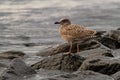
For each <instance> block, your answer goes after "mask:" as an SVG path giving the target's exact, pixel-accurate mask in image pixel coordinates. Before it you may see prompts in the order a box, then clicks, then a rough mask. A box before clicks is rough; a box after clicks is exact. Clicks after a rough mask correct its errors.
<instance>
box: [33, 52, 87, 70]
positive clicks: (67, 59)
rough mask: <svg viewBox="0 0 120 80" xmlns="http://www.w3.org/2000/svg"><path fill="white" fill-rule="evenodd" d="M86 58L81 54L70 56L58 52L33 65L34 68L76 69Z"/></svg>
mask: <svg viewBox="0 0 120 80" xmlns="http://www.w3.org/2000/svg"><path fill="white" fill-rule="evenodd" d="M84 60H85V59H84V58H83V57H80V56H70V55H63V54H58V55H55V56H52V57H48V58H45V59H43V60H41V61H40V62H38V63H36V64H34V65H32V68H33V69H40V68H44V69H52V70H62V71H76V70H77V69H78V68H79V67H80V65H81V64H82V62H83V61H84Z"/></svg>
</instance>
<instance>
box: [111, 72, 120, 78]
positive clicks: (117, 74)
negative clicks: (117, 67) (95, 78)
mask: <svg viewBox="0 0 120 80" xmlns="http://www.w3.org/2000/svg"><path fill="white" fill-rule="evenodd" d="M111 77H112V78H113V79H114V80H120V71H118V72H116V73H115V74H113V75H111Z"/></svg>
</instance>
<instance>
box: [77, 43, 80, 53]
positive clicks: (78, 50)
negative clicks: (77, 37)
mask: <svg viewBox="0 0 120 80" xmlns="http://www.w3.org/2000/svg"><path fill="white" fill-rule="evenodd" d="M78 52H80V49H79V44H78V43H77V53H78Z"/></svg>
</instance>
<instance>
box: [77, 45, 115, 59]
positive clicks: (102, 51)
mask: <svg viewBox="0 0 120 80" xmlns="http://www.w3.org/2000/svg"><path fill="white" fill-rule="evenodd" d="M99 44H100V43H99ZM79 55H80V56H82V57H84V58H89V57H95V56H107V57H114V56H113V54H112V51H111V50H110V49H109V48H107V47H105V46H104V45H102V44H101V45H100V47H98V48H95V49H90V50H85V51H81V52H79Z"/></svg>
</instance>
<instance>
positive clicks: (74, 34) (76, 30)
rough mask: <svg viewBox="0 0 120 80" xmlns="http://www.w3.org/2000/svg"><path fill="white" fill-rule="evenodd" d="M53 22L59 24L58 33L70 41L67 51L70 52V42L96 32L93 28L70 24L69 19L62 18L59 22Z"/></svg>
mask: <svg viewBox="0 0 120 80" xmlns="http://www.w3.org/2000/svg"><path fill="white" fill-rule="evenodd" d="M55 24H60V27H59V33H60V35H61V37H62V38H63V39H64V40H65V41H67V42H68V43H70V45H71V46H70V50H69V52H71V48H72V42H74V41H76V40H82V39H84V38H86V37H91V36H94V35H95V34H96V31H95V30H90V29H87V28H85V27H83V26H80V25H77V24H71V22H70V20H69V19H62V20H61V21H60V22H56V23H55ZM77 51H79V50H77Z"/></svg>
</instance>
